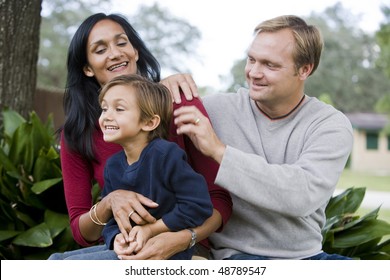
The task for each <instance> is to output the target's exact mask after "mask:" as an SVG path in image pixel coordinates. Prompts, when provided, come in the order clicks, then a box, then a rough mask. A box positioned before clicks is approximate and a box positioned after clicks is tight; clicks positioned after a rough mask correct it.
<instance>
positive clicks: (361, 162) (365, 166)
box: [350, 129, 390, 175]
mask: <svg viewBox="0 0 390 280" xmlns="http://www.w3.org/2000/svg"><path fill="white" fill-rule="evenodd" d="M350 164H351V165H350V166H351V170H355V171H359V172H373V173H375V174H378V175H389V174H390V151H389V150H388V143H387V137H386V136H384V135H381V134H380V137H379V142H378V149H377V150H367V149H366V132H365V131H362V130H358V129H354V145H353V150H352V153H351V162H350Z"/></svg>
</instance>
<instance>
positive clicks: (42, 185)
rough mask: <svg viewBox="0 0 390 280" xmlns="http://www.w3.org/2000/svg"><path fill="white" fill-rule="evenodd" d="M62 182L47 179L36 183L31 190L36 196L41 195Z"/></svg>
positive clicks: (56, 179) (59, 179)
mask: <svg viewBox="0 0 390 280" xmlns="http://www.w3.org/2000/svg"><path fill="white" fill-rule="evenodd" d="M61 181H62V178H54V179H47V180H44V181H40V182H37V183H35V184H34V185H33V186H32V188H31V190H32V192H33V193H35V194H40V193H42V192H44V191H45V190H47V189H48V188H50V187H51V186H54V185H55V184H57V183H59V182H61Z"/></svg>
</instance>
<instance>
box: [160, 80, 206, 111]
mask: <svg viewBox="0 0 390 280" xmlns="http://www.w3.org/2000/svg"><path fill="white" fill-rule="evenodd" d="M161 83H162V84H163V85H164V86H166V87H167V88H168V89H169V91H170V92H171V95H172V99H173V100H174V102H175V103H177V104H180V103H181V97H180V89H181V91H182V92H183V93H184V96H185V97H186V99H187V100H192V98H193V97H199V93H198V87H197V86H196V84H195V81H194V79H193V78H192V76H191V75H190V74H175V75H171V76H168V77H166V78H165V79H163V80H161Z"/></svg>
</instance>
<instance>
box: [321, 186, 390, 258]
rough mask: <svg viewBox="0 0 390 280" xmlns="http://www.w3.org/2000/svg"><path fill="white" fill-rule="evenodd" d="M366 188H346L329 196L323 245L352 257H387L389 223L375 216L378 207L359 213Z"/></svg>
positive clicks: (389, 254) (328, 251)
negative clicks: (337, 193) (363, 213)
mask: <svg viewBox="0 0 390 280" xmlns="http://www.w3.org/2000/svg"><path fill="white" fill-rule="evenodd" d="M365 193H366V188H349V189H347V190H345V191H344V192H342V193H341V194H339V195H337V196H335V197H332V198H331V200H330V201H329V203H328V206H327V208H326V216H327V221H326V224H325V227H324V228H323V231H322V235H323V237H324V239H323V248H324V251H325V252H327V253H336V254H341V255H344V256H348V257H352V258H354V259H364V260H389V259H390V239H386V235H390V224H389V223H387V222H385V221H383V220H380V219H378V212H379V209H380V207H378V208H376V209H374V210H373V211H371V212H369V213H367V214H365V215H363V216H360V215H358V214H356V213H355V212H356V211H357V210H358V209H359V207H360V205H361V203H362V201H363V199H364V196H365Z"/></svg>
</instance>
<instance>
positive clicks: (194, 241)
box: [187, 228, 196, 249]
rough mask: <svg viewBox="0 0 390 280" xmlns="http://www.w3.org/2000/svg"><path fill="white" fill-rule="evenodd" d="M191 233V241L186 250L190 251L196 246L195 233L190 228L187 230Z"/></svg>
mask: <svg viewBox="0 0 390 280" xmlns="http://www.w3.org/2000/svg"><path fill="white" fill-rule="evenodd" d="M187 230H189V231H190V232H191V241H190V245H188V248H187V249H191V248H192V247H194V245H195V244H196V232H195V231H194V230H193V229H192V228H187Z"/></svg>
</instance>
